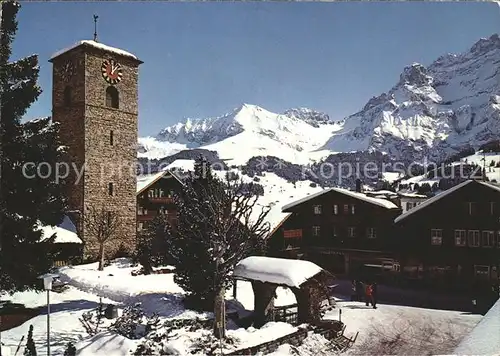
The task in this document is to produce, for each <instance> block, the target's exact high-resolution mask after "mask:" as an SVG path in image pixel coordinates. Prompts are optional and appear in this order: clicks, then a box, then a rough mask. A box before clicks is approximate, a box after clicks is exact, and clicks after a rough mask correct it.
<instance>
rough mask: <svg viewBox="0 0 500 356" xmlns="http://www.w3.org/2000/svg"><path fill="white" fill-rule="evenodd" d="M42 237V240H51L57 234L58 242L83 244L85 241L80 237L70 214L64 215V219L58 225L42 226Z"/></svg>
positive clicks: (56, 240)
mask: <svg viewBox="0 0 500 356" xmlns="http://www.w3.org/2000/svg"><path fill="white" fill-rule="evenodd" d="M40 230H42V237H41V239H40V242H44V241H47V240H49V239H50V238H51V237H53V236H54V235H55V239H54V243H56V244H64V243H66V244H68V243H69V244H82V243H83V241H82V240H81V239H80V238H79V237H78V234H77V231H76V227H75V224H73V222H72V221H71V219H70V218H69V217H68V216H64V219H63V221H62V222H61V223H60V224H59V225H57V226H40Z"/></svg>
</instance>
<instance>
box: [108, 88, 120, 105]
mask: <svg viewBox="0 0 500 356" xmlns="http://www.w3.org/2000/svg"><path fill="white" fill-rule="evenodd" d="M118 99H119V95H118V89H116V88H115V87H107V88H106V106H107V107H108V108H113V109H118V102H119V100H118Z"/></svg>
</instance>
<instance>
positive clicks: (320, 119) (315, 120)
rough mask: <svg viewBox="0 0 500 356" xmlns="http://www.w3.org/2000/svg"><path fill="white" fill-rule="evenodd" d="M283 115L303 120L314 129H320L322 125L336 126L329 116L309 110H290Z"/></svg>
mask: <svg viewBox="0 0 500 356" xmlns="http://www.w3.org/2000/svg"><path fill="white" fill-rule="evenodd" d="M283 115H285V116H287V117H290V118H295V119H298V120H302V121H304V122H307V123H308V124H309V125H311V126H314V127H319V126H320V125H321V124H323V125H327V124H334V121H333V120H331V119H330V117H329V116H328V114H326V113H324V112H320V111H316V110H312V109H308V108H294V109H288V110H286V111H285V112H284V113H283Z"/></svg>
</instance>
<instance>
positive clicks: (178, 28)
mask: <svg viewBox="0 0 500 356" xmlns="http://www.w3.org/2000/svg"><path fill="white" fill-rule="evenodd" d="M93 14H97V15H98V16H99V22H98V36H99V41H100V42H102V43H104V44H107V45H110V46H113V47H119V48H122V49H125V50H127V51H129V52H132V53H134V54H136V55H137V56H138V57H139V58H140V59H141V60H142V61H144V64H142V65H141V67H140V72H139V135H140V136H154V135H156V134H157V133H158V132H159V131H160V130H161V129H162V128H164V127H166V126H169V125H172V124H174V123H177V122H180V121H182V120H183V119H185V118H187V117H190V118H200V117H211V116H220V115H223V114H225V113H227V112H231V111H232V110H233V109H234V108H236V107H238V106H240V105H241V104H242V103H248V104H255V105H259V106H261V107H263V108H265V109H267V110H269V111H272V112H283V111H285V110H286V109H289V108H294V107H308V108H312V109H315V110H319V111H323V112H326V113H327V114H329V115H330V117H331V118H334V119H338V120H340V119H342V118H344V117H345V116H347V115H350V114H353V113H355V112H357V111H359V110H360V109H361V108H362V107H363V106H364V105H365V104H366V102H367V101H368V100H369V99H370V98H371V97H372V96H375V95H379V94H381V93H383V92H385V91H387V90H389V89H390V88H391V87H392V86H393V85H394V84H395V83H396V82H397V81H398V79H399V75H400V73H401V71H402V70H403V68H404V67H405V66H406V65H409V64H411V63H413V62H419V63H422V64H424V65H428V64H430V63H432V61H434V60H435V59H436V58H437V57H439V56H441V55H443V54H445V53H460V52H463V51H465V50H468V49H469V48H470V47H471V46H472V45H473V44H474V43H475V42H476V41H477V40H478V39H479V38H481V37H489V36H490V35H492V34H493V33H499V32H500V8H499V6H498V5H497V4H495V3H486V2H371V3H370V2H352V3H348V2H341V3H325V2H303V3H300V2H242V3H238V2H174V3H167V2H149V3H148V2H23V3H22V7H21V9H20V11H19V14H18V22H19V30H18V33H17V37H16V39H15V42H14V48H13V59H16V58H20V57H23V56H26V55H29V54H32V53H36V54H38V55H39V60H40V66H41V67H40V85H41V87H42V89H43V90H44V92H43V94H42V95H41V96H40V98H39V100H38V101H37V102H36V103H35V104H34V105H32V107H31V108H30V110H29V111H28V112H27V114H26V118H34V117H40V116H49V115H50V114H51V105H52V103H51V100H52V99H51V88H52V83H51V82H52V65H51V64H50V63H48V60H49V58H50V56H51V55H52V54H53V53H54V52H56V51H57V50H59V49H62V48H65V47H67V46H69V45H71V44H73V43H75V42H77V41H79V40H82V39H92V37H93V33H94V24H93Z"/></svg>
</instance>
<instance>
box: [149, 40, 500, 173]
mask: <svg viewBox="0 0 500 356" xmlns="http://www.w3.org/2000/svg"><path fill="white" fill-rule="evenodd" d="M499 65H500V38H499V36H498V35H497V34H495V35H492V36H491V37H490V38H487V39H480V40H479V41H478V42H477V43H475V44H474V45H473V46H472V47H471V48H470V50H468V51H466V52H465V53H462V54H447V55H444V56H441V57H440V58H438V59H437V60H436V61H435V62H433V63H432V64H431V65H429V66H428V67H425V66H423V65H421V64H418V63H414V64H412V65H410V66H407V67H406V68H404V70H403V72H402V73H401V75H400V79H399V81H398V82H397V83H396V84H395V85H394V86H393V87H392V88H391V89H390V90H389V91H387V92H385V93H382V94H381V95H379V96H376V97H373V98H371V99H370V100H369V101H368V102H367V103H366V105H365V106H364V107H363V108H362V109H361V110H360V111H359V112H357V113H355V114H353V115H351V116H349V117H347V118H345V119H343V120H341V121H339V122H334V121H333V120H331V119H330V117H329V116H328V114H325V113H321V112H317V111H314V110H311V109H306V108H299V109H290V110H287V111H285V112H284V113H283V114H276V113H272V112H269V111H267V110H265V109H263V108H261V107H258V106H255V105H248V104H244V105H242V106H241V107H239V108H237V109H235V110H234V111H233V112H231V113H229V114H226V115H223V116H220V117H216V118H206V119H197V120H193V119H187V120H185V121H184V122H181V123H178V124H175V125H173V126H170V127H167V128H165V129H164V130H162V131H161V132H160V133H159V134H158V136H157V137H155V138H151V137H148V138H141V139H140V140H139V156H140V157H148V158H160V157H162V156H168V155H170V154H173V153H176V152H178V151H180V150H182V149H188V148H206V149H209V150H214V151H217V152H218V153H219V157H220V158H222V159H228V160H229V161H230V162H231V164H241V163H245V162H246V161H247V160H248V159H250V158H251V157H255V156H266V155H269V156H276V157H279V158H281V159H284V160H286V161H288V162H293V163H297V164H302V163H306V162H311V161H316V160H319V159H321V158H324V157H325V156H327V155H329V154H331V153H337V152H352V151H379V152H385V153H387V154H389V155H390V156H392V157H393V158H396V159H402V160H405V161H411V160H414V159H416V160H422V159H424V158H428V159H430V160H434V161H441V160H443V159H445V158H447V157H449V156H450V155H452V154H454V153H457V152H459V151H461V150H463V149H464V148H466V147H470V146H473V147H474V148H476V149H477V148H478V147H479V146H480V145H482V144H484V143H486V142H488V141H491V140H493V139H496V138H498V137H500V66H499Z"/></svg>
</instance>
